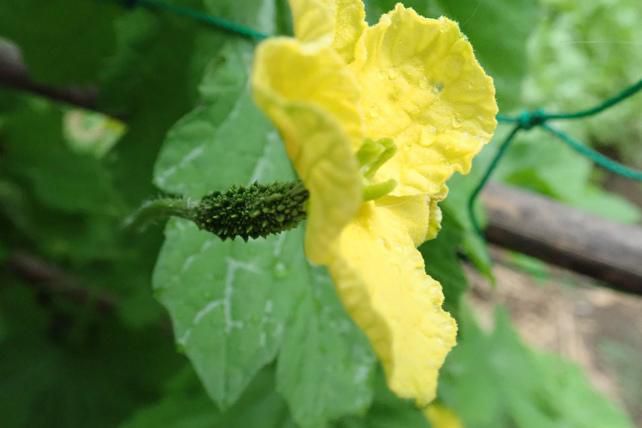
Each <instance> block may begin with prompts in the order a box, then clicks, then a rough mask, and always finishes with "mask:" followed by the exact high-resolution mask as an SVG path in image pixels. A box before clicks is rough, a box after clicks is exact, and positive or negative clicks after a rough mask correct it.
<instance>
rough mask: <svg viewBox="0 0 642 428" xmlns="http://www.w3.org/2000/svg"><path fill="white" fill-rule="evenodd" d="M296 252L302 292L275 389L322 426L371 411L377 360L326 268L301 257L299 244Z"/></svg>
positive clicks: (304, 419) (304, 422)
mask: <svg viewBox="0 0 642 428" xmlns="http://www.w3.org/2000/svg"><path fill="white" fill-rule="evenodd" d="M298 254H299V256H298V257H297V258H298V259H299V260H297V262H296V263H294V264H293V265H292V268H291V269H292V270H293V275H294V277H295V280H296V282H297V283H298V284H299V285H300V287H299V288H300V290H299V291H300V292H302V294H301V295H300V296H299V297H297V300H296V302H297V305H296V308H295V310H294V311H295V312H294V315H293V317H292V319H291V321H290V323H289V324H288V328H287V330H286V333H285V340H284V343H283V348H282V350H281V353H280V354H279V363H278V371H277V388H278V390H279V391H280V392H281V393H282V394H283V395H284V396H285V397H286V399H287V401H288V403H289V405H290V408H291V412H292V414H293V417H294V419H295V420H296V421H297V422H298V423H299V424H300V425H301V426H303V427H323V426H326V424H327V422H329V421H331V420H333V419H337V418H339V417H341V416H344V415H350V414H355V413H358V412H364V411H365V410H366V409H367V407H368V406H369V405H370V402H371V400H372V379H371V374H372V372H373V369H374V366H375V359H374V356H373V354H372V351H371V350H370V346H369V344H368V342H367V341H366V339H365V336H364V335H363V333H361V332H360V331H359V330H358V329H357V327H356V326H355V324H354V323H353V322H352V321H351V320H350V319H349V318H348V317H347V315H346V313H345V310H344V309H343V307H342V306H341V304H340V303H339V300H338V298H337V296H336V293H335V291H334V287H333V285H332V282H331V280H330V278H329V276H328V274H327V273H326V271H325V269H321V268H314V267H312V266H310V265H308V264H307V262H305V260H302V256H301V249H300V248H299V251H298Z"/></svg>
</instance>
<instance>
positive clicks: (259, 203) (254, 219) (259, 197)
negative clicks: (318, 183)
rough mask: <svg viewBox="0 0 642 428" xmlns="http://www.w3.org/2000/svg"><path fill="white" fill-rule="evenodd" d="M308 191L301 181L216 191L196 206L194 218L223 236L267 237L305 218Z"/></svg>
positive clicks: (200, 224) (204, 228) (222, 237)
mask: <svg viewBox="0 0 642 428" xmlns="http://www.w3.org/2000/svg"><path fill="white" fill-rule="evenodd" d="M307 199H308V191H307V190H306V189H305V188H304V187H303V184H301V183H300V182H290V183H272V184H268V185H264V184H258V183H254V184H251V185H250V186H247V187H240V186H235V187H232V188H230V189H229V190H227V191H225V192H213V193H210V194H209V195H207V196H205V197H204V198H203V199H201V201H200V203H199V204H198V205H197V206H196V207H195V208H194V214H193V217H192V219H193V221H194V223H196V225H197V226H198V227H199V228H200V229H203V230H207V231H208V232H211V233H213V234H215V235H217V236H218V237H219V238H221V239H228V238H230V239H233V238H235V237H237V236H239V237H241V238H243V239H244V240H246V241H247V240H248V238H258V237H266V236H268V235H272V234H275V233H279V232H282V231H284V230H288V229H292V228H294V227H296V226H297V225H298V224H299V222H301V220H303V219H304V218H305V202H306V201H307Z"/></svg>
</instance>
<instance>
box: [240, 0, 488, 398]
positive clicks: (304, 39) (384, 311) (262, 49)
mask: <svg viewBox="0 0 642 428" xmlns="http://www.w3.org/2000/svg"><path fill="white" fill-rule="evenodd" d="M290 6H291V9H292V15H293V18H294V27H295V34H296V38H286V37H277V38H273V39H269V40H267V41H265V42H263V43H262V44H261V45H260V46H259V47H258V49H257V52H256V59H255V64H254V71H253V76H252V85H253V90H254V97H255V99H256V102H257V104H258V105H259V106H260V107H261V108H262V109H263V111H265V113H266V114H267V115H268V116H269V117H270V118H271V119H272V121H273V122H274V123H275V124H276V126H277V128H278V129H279V131H280V133H281V135H282V137H283V140H284V143H285V146H286V150H287V153H288V156H289V157H290V159H291V160H292V163H293V165H294V167H295V169H296V171H297V173H298V175H299V176H300V178H301V180H302V181H303V183H304V184H305V186H306V188H307V189H308V190H309V192H310V198H309V206H308V220H307V226H306V237H305V250H306V255H307V257H308V258H309V259H310V260H311V261H312V262H314V263H317V264H322V265H325V266H327V267H328V269H329V271H330V273H331V275H332V277H333V280H334V282H335V284H336V287H337V290H338V292H339V295H340V297H341V300H342V301H343V304H344V306H345V307H346V308H347V310H348V312H349V313H350V315H351V316H352V318H353V319H354V320H355V322H356V323H357V324H358V325H359V326H360V327H361V328H362V329H363V330H364V331H365V333H366V335H367V336H368V338H369V340H370V342H371V344H372V346H373V348H374V350H375V352H376V353H377V355H378V357H379V359H380V360H381V362H382V365H383V367H384V369H385V371H386V376H387V380H388V384H389V386H390V388H391V389H392V390H393V391H394V392H395V393H397V394H398V395H399V396H401V397H405V398H414V399H415V400H417V402H418V403H420V404H426V403H428V402H430V401H431V400H432V399H433V398H434V396H435V389H436V380H437V374H438V370H439V368H440V367H441V365H442V364H443V361H444V359H445V357H446V354H447V353H448V351H449V350H450V349H451V348H452V347H453V346H454V344H455V336H456V330H457V327H456V324H455V322H454V320H453V319H452V318H451V317H450V315H449V314H448V313H446V312H444V311H443V310H442V308H441V305H442V303H443V293H442V290H441V286H440V284H439V283H438V282H437V281H435V280H433V279H432V278H430V277H429V276H427V275H426V274H425V271H424V262H423V259H422V257H421V254H420V253H419V252H418V251H417V249H416V247H417V246H418V245H419V244H421V243H422V242H424V241H425V240H426V239H428V238H432V237H434V235H435V234H436V233H437V231H438V229H439V223H440V219H441V214H440V212H439V208H438V206H437V204H438V202H439V201H441V200H442V199H443V198H444V197H445V196H446V194H447V190H448V189H447V188H446V185H445V183H446V180H447V179H448V178H449V177H450V176H451V175H452V174H453V173H454V172H455V171H459V172H461V173H467V172H468V170H469V169H470V166H471V161H472V158H473V157H474V156H475V154H477V152H478V151H479V150H480V149H481V147H482V145H483V144H485V143H486V142H488V141H489V139H490V138H491V135H492V133H493V131H494V128H495V126H496V122H495V114H496V112H497V107H496V104H495V99H494V87H493V84H492V80H491V79H490V78H489V77H488V76H487V75H486V74H484V71H483V70H482V69H481V67H480V66H479V64H478V63H477V61H476V60H475V58H474V55H473V51H472V47H471V45H470V43H469V42H468V41H467V40H466V38H465V37H464V36H463V35H462V34H461V32H460V30H459V27H458V26H457V24H456V23H455V22H453V21H450V20H448V19H446V18H439V19H427V18H423V17H421V16H419V15H418V14H417V13H416V12H415V11H414V10H412V9H407V8H405V7H403V6H402V5H400V4H398V5H397V6H396V7H395V9H394V10H393V11H392V12H390V13H388V14H386V15H384V16H382V17H381V19H380V21H379V22H378V23H377V24H376V25H374V26H372V27H368V26H367V25H366V23H365V19H364V17H365V12H364V7H363V3H362V2H361V1H360V0H290Z"/></svg>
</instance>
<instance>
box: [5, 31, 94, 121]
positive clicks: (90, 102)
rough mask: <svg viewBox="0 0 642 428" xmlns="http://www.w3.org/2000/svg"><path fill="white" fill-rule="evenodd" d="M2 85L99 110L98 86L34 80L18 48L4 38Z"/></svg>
mask: <svg viewBox="0 0 642 428" xmlns="http://www.w3.org/2000/svg"><path fill="white" fill-rule="evenodd" d="M0 86H4V87H8V88H12V89H17V90H20V91H24V92H29V93H32V94H36V95H40V96H41V97H44V98H48V99H50V100H54V101H60V102H63V103H66V104H70V105H73V106H76V107H81V108H84V109H88V110H94V111H99V110H98V109H97V107H96V99H97V96H98V91H97V90H96V88H92V87H74V86H70V87H66V88H52V87H51V86H47V85H43V84H40V83H38V82H36V81H34V80H33V79H32V78H31V77H30V76H29V72H28V70H27V67H26V66H25V64H24V62H23V61H22V56H21V54H20V51H19V50H18V48H17V47H16V46H15V45H13V44H11V43H9V42H7V41H3V40H0ZM99 112H100V111H99ZM101 113H105V112H101Z"/></svg>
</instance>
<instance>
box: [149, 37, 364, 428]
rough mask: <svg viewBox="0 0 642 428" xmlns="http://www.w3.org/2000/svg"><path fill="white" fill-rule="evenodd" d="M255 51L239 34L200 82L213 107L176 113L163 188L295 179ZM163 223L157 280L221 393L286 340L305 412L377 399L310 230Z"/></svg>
mask: <svg viewBox="0 0 642 428" xmlns="http://www.w3.org/2000/svg"><path fill="white" fill-rule="evenodd" d="M250 60H251V57H250V55H249V51H248V49H247V45H244V44H240V43H239V44H232V45H230V46H229V48H225V49H224V51H223V55H222V57H221V58H219V59H217V60H215V61H213V63H212V64H211V66H210V68H209V70H208V73H207V74H206V77H205V78H204V80H203V83H202V85H201V88H200V89H201V93H202V94H203V98H204V101H205V103H204V105H203V106H202V107H199V108H197V109H196V110H195V111H194V112H192V113H190V114H188V115H187V116H186V117H185V118H184V119H182V120H181V121H179V123H177V125H176V126H175V127H174V128H173V129H172V131H171V132H170V133H169V135H168V138H167V141H166V143H165V145H164V147H163V151H162V153H161V156H160V157H159V160H158V163H157V166H156V172H155V182H156V183H157V184H158V185H159V186H160V187H161V188H163V189H164V190H166V191H170V192H176V193H181V194H184V195H187V196H192V197H200V196H202V195H204V194H206V193H208V192H211V191H213V190H224V189H226V188H228V187H229V186H231V185H234V184H237V185H239V184H240V185H243V184H248V183H250V182H253V181H261V182H270V181H274V180H279V179H280V180H289V179H293V178H294V175H293V173H292V170H291V167H290V165H289V162H288V160H287V157H286V156H285V153H284V150H283V147H282V144H281V143H280V141H279V138H278V135H277V134H276V132H275V131H274V130H273V128H272V127H271V125H270V124H269V123H268V122H267V121H266V120H265V118H264V117H263V116H262V115H261V114H260V113H259V111H258V109H257V108H256V107H255V106H254V104H253V103H252V101H251V98H250V96H249V93H248V88H247V86H248V85H247V78H248V68H249V62H250ZM166 233H167V238H166V242H165V245H164V247H163V251H162V252H161V255H160V257H159V261H158V264H157V268H156V273H155V276H154V283H155V287H156V289H157V293H158V297H159V299H160V300H161V302H162V303H163V304H164V305H165V306H166V307H167V308H168V309H169V311H170V314H171V316H172V318H173V320H174V327H175V334H176V336H177V338H178V339H177V340H178V342H179V344H180V345H181V346H182V347H183V349H185V352H186V353H187V355H188V356H189V357H190V359H191V360H192V362H193V363H194V365H195V368H196V371H197V373H198V374H199V376H200V377H201V379H202V380H203V382H204V384H205V386H206V389H207V390H208V393H209V394H210V396H212V398H213V399H215V400H216V401H217V403H219V404H220V405H221V406H223V407H225V406H229V405H230V404H232V403H233V402H234V401H235V400H236V399H237V398H238V397H239V395H240V394H241V392H242V391H243V389H244V388H245V387H246V386H247V384H248V383H249V381H250V380H251V379H252V378H253V376H254V375H255V374H256V373H257V371H258V370H259V369H260V368H261V367H262V366H264V365H265V364H267V363H268V362H270V361H271V360H273V359H274V357H275V356H276V354H277V351H278V349H279V346H280V344H281V341H282V340H285V344H284V345H283V346H284V347H283V350H282V351H281V354H280V357H279V358H280V361H281V360H285V361H288V363H287V364H286V363H279V375H278V381H277V383H278V385H279V389H280V390H281V391H283V392H284V394H285V395H286V397H287V398H288V401H289V404H290V407H291V408H292V409H293V411H294V412H295V418H296V419H297V420H299V421H300V422H301V423H304V424H307V425H311V424H322V423H324V422H325V421H327V420H329V419H332V418H336V417H339V416H342V415H343V414H345V413H350V412H354V411H358V410H360V409H362V408H364V407H365V406H367V405H368V403H369V399H370V394H371V393H370V391H369V384H368V377H369V376H368V375H369V372H370V369H371V367H372V365H373V364H374V361H373V360H374V359H373V357H372V355H371V353H370V350H369V347H368V345H367V343H366V342H365V339H364V338H363V337H362V336H361V335H360V333H359V332H358V330H357V329H356V327H355V326H354V325H353V324H352V322H351V321H350V320H349V319H348V318H347V316H346V315H345V313H344V312H343V310H342V309H341V307H340V305H339V303H338V300H337V298H336V296H335V295H334V293H333V291H332V288H331V286H330V284H329V283H328V281H327V279H323V278H324V275H325V274H324V273H320V272H318V271H316V270H312V268H310V267H309V266H308V264H307V262H306V261H305V259H304V257H303V249H302V241H303V237H302V231H301V230H298V231H294V232H291V233H287V234H281V235H280V236H277V237H271V238H269V239H265V240H264V239H259V240H250V241H249V242H247V243H245V242H242V241H240V240H236V241H231V242H229V241H228V242H220V241H219V240H218V238H216V237H214V236H212V235H209V234H207V233H205V232H200V231H197V230H196V228H195V227H194V226H193V225H191V224H187V223H185V222H179V221H176V222H172V223H171V224H170V225H169V226H168V228H167V232H166ZM319 282H320V283H319ZM315 287H316V288H315ZM317 288H318V290H317ZM317 293H321V294H317ZM302 308H306V311H305V312H301V311H302ZM295 310H296V312H295V314H294V315H293V316H294V317H295V319H294V321H293V320H292V319H291V318H290V316H291V314H292V311H295ZM287 326H290V327H289V328H287ZM337 329H339V330H337ZM301 335H303V336H304V337H305V338H306V342H304V343H300V342H299V340H298V338H300V337H301ZM294 373H296V375H293V374H294ZM346 373H347V374H348V375H347V376H348V377H345V376H346ZM296 376H300V377H296ZM319 376H320V377H319ZM320 383H321V386H322V391H324V392H323V395H322V396H321V398H320V396H319V394H318V390H319V387H320V386H319V384H320ZM340 390H345V393H344V394H340V395H337V391H340Z"/></svg>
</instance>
